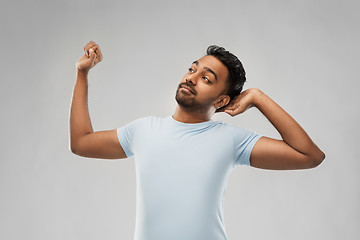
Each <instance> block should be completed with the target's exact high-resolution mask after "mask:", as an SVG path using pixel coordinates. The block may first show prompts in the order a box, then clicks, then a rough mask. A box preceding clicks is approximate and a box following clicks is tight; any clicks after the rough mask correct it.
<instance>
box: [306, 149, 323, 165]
mask: <svg viewBox="0 0 360 240" xmlns="http://www.w3.org/2000/svg"><path fill="white" fill-rule="evenodd" d="M324 159H325V153H324V152H322V151H319V153H317V154H316V155H314V156H312V157H310V158H309V164H310V168H315V167H317V166H319V165H320V164H321V163H322V162H323V161H324Z"/></svg>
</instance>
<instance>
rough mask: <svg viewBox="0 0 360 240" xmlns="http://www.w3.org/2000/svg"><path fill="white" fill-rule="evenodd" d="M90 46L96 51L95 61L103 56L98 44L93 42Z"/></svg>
mask: <svg viewBox="0 0 360 240" xmlns="http://www.w3.org/2000/svg"><path fill="white" fill-rule="evenodd" d="M92 48H93V49H94V51H95V53H96V57H97V61H98V62H100V61H101V60H102V58H103V56H102V53H101V50H100V46H99V45H98V44H95V45H94V46H93V47H92Z"/></svg>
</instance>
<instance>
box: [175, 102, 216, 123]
mask: <svg viewBox="0 0 360 240" xmlns="http://www.w3.org/2000/svg"><path fill="white" fill-rule="evenodd" d="M213 114H214V112H211V111H210V110H209V111H208V112H204V113H199V112H190V111H187V110H186V109H184V108H182V107H180V106H179V105H177V107H176V110H175V113H174V115H173V118H174V119H175V120H176V121H179V122H183V123H200V122H205V121H209V120H210V119H211V116H212V115H213Z"/></svg>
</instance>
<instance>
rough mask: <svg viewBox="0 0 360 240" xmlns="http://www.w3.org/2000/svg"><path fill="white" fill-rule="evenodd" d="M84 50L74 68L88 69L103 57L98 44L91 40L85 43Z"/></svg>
mask: <svg viewBox="0 0 360 240" xmlns="http://www.w3.org/2000/svg"><path fill="white" fill-rule="evenodd" d="M84 51H85V54H84V55H83V56H82V57H81V58H80V59H79V60H78V61H77V62H76V68H77V70H81V71H89V70H90V69H91V68H92V67H94V66H95V65H96V64H98V63H99V62H100V61H101V60H102V59H103V56H102V53H101V50H100V47H99V45H98V44H96V43H95V42H93V41H90V42H89V43H87V44H86V45H85V47H84Z"/></svg>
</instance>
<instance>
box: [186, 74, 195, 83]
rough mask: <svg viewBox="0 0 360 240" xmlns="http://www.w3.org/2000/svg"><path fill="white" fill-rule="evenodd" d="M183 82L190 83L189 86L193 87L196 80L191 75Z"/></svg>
mask: <svg viewBox="0 0 360 240" xmlns="http://www.w3.org/2000/svg"><path fill="white" fill-rule="evenodd" d="M185 81H186V83H190V82H191V84H192V85H194V86H195V85H196V78H195V77H194V76H192V75H189V76H187V77H186V79H185Z"/></svg>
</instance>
